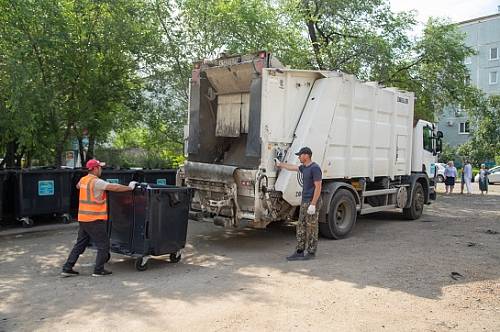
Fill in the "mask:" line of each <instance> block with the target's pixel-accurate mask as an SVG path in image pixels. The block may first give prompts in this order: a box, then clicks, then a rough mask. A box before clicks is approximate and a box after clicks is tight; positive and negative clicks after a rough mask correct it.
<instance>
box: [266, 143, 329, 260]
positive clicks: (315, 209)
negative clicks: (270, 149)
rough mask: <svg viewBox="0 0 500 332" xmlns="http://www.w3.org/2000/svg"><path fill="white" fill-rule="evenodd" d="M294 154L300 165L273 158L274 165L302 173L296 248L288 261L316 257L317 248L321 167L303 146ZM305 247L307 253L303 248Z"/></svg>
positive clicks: (310, 152)
mask: <svg viewBox="0 0 500 332" xmlns="http://www.w3.org/2000/svg"><path fill="white" fill-rule="evenodd" d="M295 155H297V156H298V157H299V160H300V163H301V165H300V166H297V165H293V164H287V163H282V162H280V161H279V160H278V159H275V162H276V167H278V168H284V169H287V170H289V171H295V172H300V173H302V175H303V185H302V203H301V204H300V212H299V220H298V222H297V229H296V235H297V249H296V251H295V252H294V253H293V254H292V255H290V256H288V257H287V258H286V259H287V260H289V261H296V260H308V259H314V258H315V257H316V250H317V248H318V233H319V232H318V231H319V225H318V218H319V210H320V209H321V179H322V177H323V175H322V172H321V167H319V165H318V164H316V163H315V162H313V161H312V160H311V157H312V151H311V149H310V148H308V147H303V148H302V149H300V151H299V152H297V153H296V154H295ZM306 249H307V253H305V250H306Z"/></svg>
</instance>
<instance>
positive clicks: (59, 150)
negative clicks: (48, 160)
mask: <svg viewBox="0 0 500 332" xmlns="http://www.w3.org/2000/svg"><path fill="white" fill-rule="evenodd" d="M70 133H71V124H67V125H66V129H64V134H63V137H62V139H61V140H60V141H59V142H58V143H57V144H56V151H55V154H56V155H55V156H54V157H55V158H54V166H56V167H61V165H62V159H63V158H62V157H63V152H64V146H65V145H66V143H67V141H68V138H69V135H70Z"/></svg>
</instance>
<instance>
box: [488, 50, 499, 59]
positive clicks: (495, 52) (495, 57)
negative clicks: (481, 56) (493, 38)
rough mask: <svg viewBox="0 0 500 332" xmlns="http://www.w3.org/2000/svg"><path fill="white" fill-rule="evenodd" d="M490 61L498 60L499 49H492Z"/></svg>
mask: <svg viewBox="0 0 500 332" xmlns="http://www.w3.org/2000/svg"><path fill="white" fill-rule="evenodd" d="M490 60H498V47H492V48H490Z"/></svg>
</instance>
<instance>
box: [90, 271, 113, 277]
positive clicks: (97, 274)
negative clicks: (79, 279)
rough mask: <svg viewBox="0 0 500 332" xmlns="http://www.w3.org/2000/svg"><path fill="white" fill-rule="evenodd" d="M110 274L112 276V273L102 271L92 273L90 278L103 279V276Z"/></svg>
mask: <svg viewBox="0 0 500 332" xmlns="http://www.w3.org/2000/svg"><path fill="white" fill-rule="evenodd" d="M110 274H113V272H111V271H108V270H102V271H99V272H94V273H92V277H104V276H109V275H110Z"/></svg>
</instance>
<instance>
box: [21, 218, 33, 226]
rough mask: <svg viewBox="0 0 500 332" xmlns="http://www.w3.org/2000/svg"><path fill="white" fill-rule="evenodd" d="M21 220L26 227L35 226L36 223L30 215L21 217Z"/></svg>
mask: <svg viewBox="0 0 500 332" xmlns="http://www.w3.org/2000/svg"><path fill="white" fill-rule="evenodd" d="M21 222H22V223H23V227H25V228H30V227H33V225H34V221H33V219H31V218H29V217H23V218H21Z"/></svg>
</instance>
